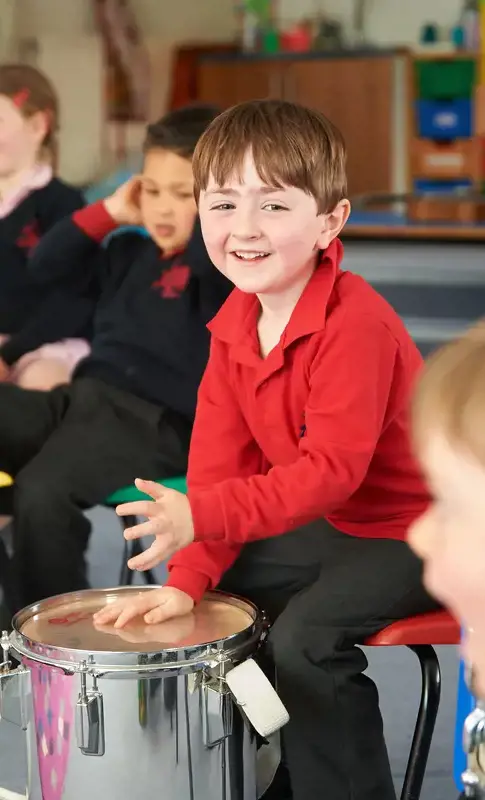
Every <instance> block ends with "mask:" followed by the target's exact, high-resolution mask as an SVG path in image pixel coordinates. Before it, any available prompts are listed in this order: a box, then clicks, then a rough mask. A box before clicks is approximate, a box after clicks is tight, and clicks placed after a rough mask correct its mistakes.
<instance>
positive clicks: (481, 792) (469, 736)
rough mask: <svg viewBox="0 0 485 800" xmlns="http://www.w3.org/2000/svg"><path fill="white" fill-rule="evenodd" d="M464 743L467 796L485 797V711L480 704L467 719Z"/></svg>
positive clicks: (464, 776)
mask: <svg viewBox="0 0 485 800" xmlns="http://www.w3.org/2000/svg"><path fill="white" fill-rule="evenodd" d="M463 744H464V749H465V752H466V753H467V755H468V759H467V761H468V767H467V769H466V771H465V772H464V773H463V775H462V780H463V785H464V786H465V787H466V791H465V797H476V798H479V797H485V771H484V766H485V764H484V759H485V712H484V710H483V708H482V707H481V706H480V705H479V706H477V708H475V709H474V711H472V713H471V714H469V716H468V717H467V719H466V720H465V727H464V735H463ZM467 792H468V794H467Z"/></svg>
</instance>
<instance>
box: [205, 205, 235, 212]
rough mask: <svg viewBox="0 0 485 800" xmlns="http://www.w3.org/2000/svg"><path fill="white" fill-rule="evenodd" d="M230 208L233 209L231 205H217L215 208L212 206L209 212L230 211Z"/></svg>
mask: <svg viewBox="0 0 485 800" xmlns="http://www.w3.org/2000/svg"><path fill="white" fill-rule="evenodd" d="M231 208H234V204H233V203H218V204H217V205H215V206H212V208H211V211H230V210H231Z"/></svg>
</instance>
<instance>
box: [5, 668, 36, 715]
mask: <svg viewBox="0 0 485 800" xmlns="http://www.w3.org/2000/svg"><path fill="white" fill-rule="evenodd" d="M30 691H31V688H30V671H29V670H28V669H25V667H17V669H12V670H10V671H9V672H5V671H3V672H0V720H5V721H7V722H11V723H12V724H13V725H17V727H18V728H22V730H23V731H26V730H27V727H28V724H29V722H30V718H31V713H30Z"/></svg>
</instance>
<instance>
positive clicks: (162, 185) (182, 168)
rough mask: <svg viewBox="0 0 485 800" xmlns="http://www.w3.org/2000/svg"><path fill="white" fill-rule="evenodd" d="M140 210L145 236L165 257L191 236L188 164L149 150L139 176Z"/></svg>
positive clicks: (191, 189)
mask: <svg viewBox="0 0 485 800" xmlns="http://www.w3.org/2000/svg"><path fill="white" fill-rule="evenodd" d="M140 211H141V216H142V219H143V224H144V225H145V227H146V229H147V231H148V233H149V234H150V236H151V237H152V239H153V240H154V241H155V242H156V244H157V245H158V246H159V247H160V248H161V249H162V250H163V251H164V254H165V255H167V256H169V255H171V254H173V253H175V252H177V251H178V250H183V249H184V248H185V246H186V244H187V242H188V240H189V239H190V237H191V235H192V229H193V227H194V221H195V217H196V215H197V205H196V202H195V198H194V179H193V176H192V163H191V161H190V160H189V159H188V158H182V157H181V156H178V155H176V153H172V152H170V151H169V150H161V149H156V150H150V151H149V152H148V153H147V154H146V156H145V161H144V165H143V172H142V176H141V191H140Z"/></svg>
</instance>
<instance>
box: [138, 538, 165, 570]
mask: <svg viewBox="0 0 485 800" xmlns="http://www.w3.org/2000/svg"><path fill="white" fill-rule="evenodd" d="M171 555H172V551H171V550H170V549H169V548H167V547H166V546H165V545H163V544H162V543H161V542H160V541H159V540H158V539H157V540H156V541H154V542H153V544H152V545H151V546H150V547H149V548H148V550H145V552H144V553H140V555H139V556H135V558H130V560H129V561H128V566H129V568H130V569H133V570H140V571H142V572H143V571H144V570H147V569H153V568H154V567H157V566H158V564H160V562H161V561H163V560H164V559H165V558H168V557H169V556H171Z"/></svg>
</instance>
